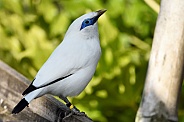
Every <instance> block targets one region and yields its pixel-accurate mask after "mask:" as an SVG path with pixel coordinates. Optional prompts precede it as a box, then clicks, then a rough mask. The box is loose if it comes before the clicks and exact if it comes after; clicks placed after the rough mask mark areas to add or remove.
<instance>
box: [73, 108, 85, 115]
mask: <svg viewBox="0 0 184 122" xmlns="http://www.w3.org/2000/svg"><path fill="white" fill-rule="evenodd" d="M71 113H72V114H75V115H79V116H84V115H85V113H84V112H80V111H79V109H77V108H76V107H75V106H74V107H73V108H72V109H71Z"/></svg>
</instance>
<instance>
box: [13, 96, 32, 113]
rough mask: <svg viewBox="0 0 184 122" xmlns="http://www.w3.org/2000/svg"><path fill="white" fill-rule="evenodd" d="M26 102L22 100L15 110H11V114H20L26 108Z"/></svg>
mask: <svg viewBox="0 0 184 122" xmlns="http://www.w3.org/2000/svg"><path fill="white" fill-rule="evenodd" d="M28 104H29V103H28V102H27V101H26V99H25V98H23V99H22V100H21V101H20V102H19V103H18V104H17V105H16V106H15V108H14V109H13V110H12V114H17V113H19V112H21V111H22V110H23V109H24V108H25V107H26V106H28Z"/></svg>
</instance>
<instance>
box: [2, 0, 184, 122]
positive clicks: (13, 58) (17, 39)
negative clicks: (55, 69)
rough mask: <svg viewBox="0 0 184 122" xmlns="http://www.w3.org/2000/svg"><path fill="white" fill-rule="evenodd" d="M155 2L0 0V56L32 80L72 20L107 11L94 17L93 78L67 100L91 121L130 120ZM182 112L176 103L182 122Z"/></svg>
mask: <svg viewBox="0 0 184 122" xmlns="http://www.w3.org/2000/svg"><path fill="white" fill-rule="evenodd" d="M159 4H160V1H159V0H157V1H153V0H146V1H142V0H0V60H2V61H4V62H6V63H7V64H8V65H10V66H11V67H13V68H14V69H16V70H17V71H18V72H20V73H21V74H23V75H24V76H26V77H27V78H28V79H30V80H31V81H32V80H33V78H34V76H35V75H36V73H37V71H38V70H39V68H40V67H41V66H42V65H43V63H44V62H45V61H46V60H47V58H48V57H49V55H50V54H51V53H52V51H53V50H54V49H55V48H56V47H57V45H59V44H60V42H61V41H62V39H63V37H64V35H65V32H66V30H67V28H68V26H69V25H70V24H71V22H72V21H73V20H75V19H76V18H78V17H79V16H81V15H82V14H85V13H88V12H91V11H96V10H99V9H107V12H106V13H105V14H104V15H103V16H102V17H100V19H99V21H98V24H99V33H100V40H101V47H102V56H101V59H100V62H99V64H98V67H97V70H96V73H95V76H94V77H93V79H92V81H91V82H90V83H89V85H88V86H87V88H86V89H85V90H84V91H83V92H82V93H81V94H80V95H79V96H78V97H75V98H70V100H71V101H72V103H73V104H74V105H76V106H77V107H78V108H79V109H80V110H81V111H85V112H86V114H87V115H88V116H89V117H91V118H92V119H93V120H94V121H96V122H98V121H100V122H112V121H113V122H133V121H134V119H135V115H136V111H137V109H138V107H139V103H140V100H141V95H142V91H143V87H144V80H145V77H146V71H147V66H148V60H149V55H150V50H151V44H152V39H153V34H154V29H155V25H156V19H157V15H158V11H159ZM183 98H184V93H182V96H181V100H182V99H183ZM183 115H184V105H180V106H179V120H180V121H183V122H184V116H183Z"/></svg>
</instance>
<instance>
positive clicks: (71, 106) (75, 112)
mask: <svg viewBox="0 0 184 122" xmlns="http://www.w3.org/2000/svg"><path fill="white" fill-rule="evenodd" d="M59 98H61V99H62V100H64V102H65V103H66V106H67V107H68V108H69V109H70V110H71V112H72V113H73V114H76V115H84V112H80V111H79V109H77V108H76V107H75V106H74V105H72V104H71V103H70V101H69V100H68V99H67V98H66V97H63V96H60V97H59Z"/></svg>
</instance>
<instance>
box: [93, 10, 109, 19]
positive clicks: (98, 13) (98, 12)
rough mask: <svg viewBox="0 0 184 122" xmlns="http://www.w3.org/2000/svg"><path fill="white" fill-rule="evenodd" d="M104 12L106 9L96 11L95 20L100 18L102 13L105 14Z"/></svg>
mask: <svg viewBox="0 0 184 122" xmlns="http://www.w3.org/2000/svg"><path fill="white" fill-rule="evenodd" d="M106 11H107V10H106V9H104V10H98V11H96V12H97V16H96V18H99V17H100V16H101V15H102V14H103V13H105V12H106Z"/></svg>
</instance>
